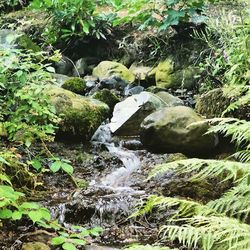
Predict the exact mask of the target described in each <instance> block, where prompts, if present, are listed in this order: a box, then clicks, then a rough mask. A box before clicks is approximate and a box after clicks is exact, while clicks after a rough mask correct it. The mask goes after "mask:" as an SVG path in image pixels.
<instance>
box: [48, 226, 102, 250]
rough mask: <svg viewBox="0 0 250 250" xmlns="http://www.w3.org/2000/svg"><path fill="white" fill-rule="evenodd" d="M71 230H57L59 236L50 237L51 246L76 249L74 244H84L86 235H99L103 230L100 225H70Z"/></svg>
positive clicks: (68, 249)
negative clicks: (88, 227)
mask: <svg viewBox="0 0 250 250" xmlns="http://www.w3.org/2000/svg"><path fill="white" fill-rule="evenodd" d="M71 230H72V231H68V232H63V231H62V232H59V235H60V236H57V237H54V238H52V240H51V244H52V245H53V246H61V247H62V248H63V249H65V250H71V249H76V246H84V245H86V243H87V242H86V237H89V236H99V234H100V233H102V232H103V229H102V228H101V227H94V228H92V229H86V228H84V227H81V226H72V228H71Z"/></svg>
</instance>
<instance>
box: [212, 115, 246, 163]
mask: <svg viewBox="0 0 250 250" xmlns="http://www.w3.org/2000/svg"><path fill="white" fill-rule="evenodd" d="M212 121H213V120H212ZM215 122H216V120H215ZM209 132H212V133H214V132H215V133H221V134H222V135H224V136H226V137H230V138H231V142H233V143H235V144H236V146H237V152H236V153H235V154H233V157H235V158H236V159H237V160H239V161H241V162H248V163H249V162H250V122H249V121H244V120H238V119H230V118H228V119H220V122H219V123H218V124H217V125H215V126H213V127H212V128H211V129H210V131H209Z"/></svg>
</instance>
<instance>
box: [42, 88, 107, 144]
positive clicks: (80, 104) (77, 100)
mask: <svg viewBox="0 0 250 250" xmlns="http://www.w3.org/2000/svg"><path fill="white" fill-rule="evenodd" d="M45 92H46V93H47V94H48V95H49V97H50V100H51V102H52V104H53V105H54V106H55V109H56V112H57V114H58V115H60V116H61V118H62V119H61V122H60V124H59V131H58V135H59V136H62V137H65V136H68V137H70V138H74V139H78V140H81V141H84V140H88V139H90V138H91V136H92V135H93V134H94V132H95V130H96V129H97V128H98V127H99V126H100V125H101V123H102V122H103V121H104V120H105V119H106V118H107V116H108V113H109V107H108V106H107V105H106V104H105V103H103V102H101V101H98V100H96V99H94V98H90V97H83V96H80V95H77V94H75V93H73V92H71V91H69V90H66V89H63V88H60V87H58V86H55V85H48V86H47V87H46V90H45Z"/></svg>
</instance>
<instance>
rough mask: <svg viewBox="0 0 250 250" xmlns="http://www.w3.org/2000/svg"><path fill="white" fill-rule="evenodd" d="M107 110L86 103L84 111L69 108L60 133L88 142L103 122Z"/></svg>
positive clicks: (65, 113)
mask: <svg viewBox="0 0 250 250" xmlns="http://www.w3.org/2000/svg"><path fill="white" fill-rule="evenodd" d="M105 113H106V109H105V108H102V107H94V106H92V105H89V104H88V103H86V105H85V106H84V107H82V109H75V108H73V109H71V108H68V109H66V110H65V112H64V118H63V122H62V124H61V127H60V131H61V132H64V133H65V135H73V136H75V137H79V139H80V140H88V139H90V138H91V136H92V135H93V134H94V132H95V131H96V129H97V128H98V127H99V125H100V124H101V123H102V122H103V117H104V116H105V115H104V114H105Z"/></svg>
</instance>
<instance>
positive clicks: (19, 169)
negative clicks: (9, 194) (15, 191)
mask: <svg viewBox="0 0 250 250" xmlns="http://www.w3.org/2000/svg"><path fill="white" fill-rule="evenodd" d="M0 156H2V157H3V158H4V159H5V160H6V161H7V162H8V163H9V165H6V164H2V165H1V167H0V173H1V174H2V173H4V174H6V175H7V176H8V177H9V179H10V181H11V182H12V184H13V186H14V187H16V188H21V189H22V190H23V191H24V192H26V191H27V190H29V189H33V188H34V187H35V178H36V176H34V174H32V173H31V172H30V171H29V169H28V166H27V165H26V164H24V163H22V162H21V161H20V159H19V158H18V154H17V153H13V152H11V151H7V150H6V151H1V152H0Z"/></svg>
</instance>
